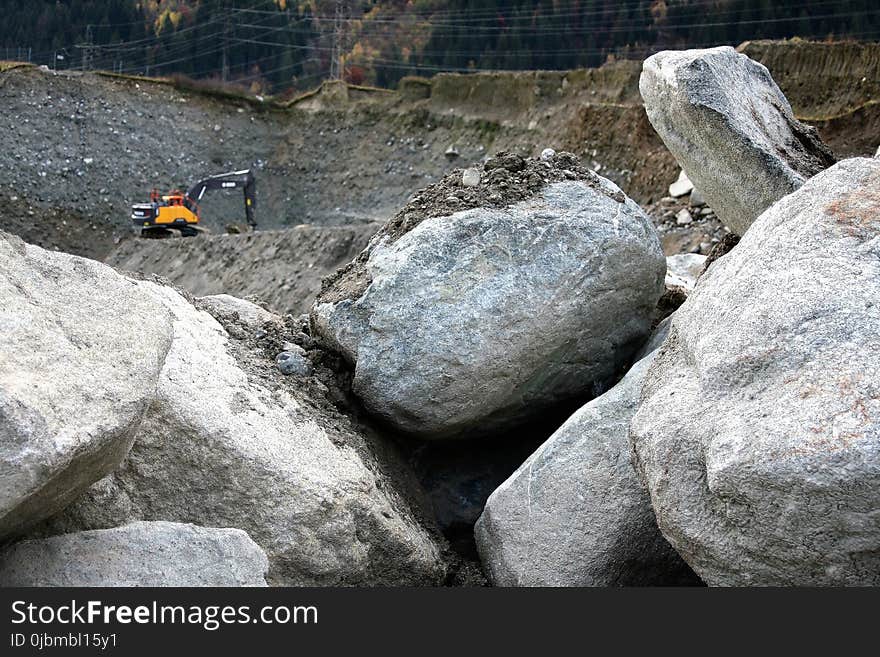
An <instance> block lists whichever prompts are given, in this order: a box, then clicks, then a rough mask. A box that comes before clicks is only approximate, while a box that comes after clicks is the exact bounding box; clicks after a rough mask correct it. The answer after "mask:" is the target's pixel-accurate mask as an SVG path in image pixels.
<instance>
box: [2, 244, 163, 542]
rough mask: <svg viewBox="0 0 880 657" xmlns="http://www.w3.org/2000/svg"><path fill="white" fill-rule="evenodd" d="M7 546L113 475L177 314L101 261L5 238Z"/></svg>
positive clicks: (4, 491)
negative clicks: (29, 528)
mask: <svg viewBox="0 0 880 657" xmlns="http://www.w3.org/2000/svg"><path fill="white" fill-rule="evenodd" d="M0 336H2V338H0V539H3V538H7V537H10V536H14V535H16V534H20V533H22V532H23V531H25V530H26V529H27V528H28V527H29V526H31V525H33V524H35V523H37V522H38V521H40V520H43V519H45V518H47V517H49V516H50V515H52V514H53V513H56V512H58V511H59V510H60V509H62V508H63V507H64V505H65V504H67V503H68V502H70V501H71V500H73V499H74V498H75V497H76V496H78V495H79V494H80V493H82V492H83V491H84V490H85V489H86V488H88V487H89V486H90V485H91V484H92V483H94V482H95V481H97V480H98V479H100V478H101V477H103V476H105V475H106V474H108V473H109V472H111V471H112V470H113V469H114V468H116V467H117V466H118V465H119V463H120V462H121V461H122V459H123V457H124V456H125V454H126V452H128V449H129V446H130V445H131V442H132V440H133V439H134V434H135V431H136V430H137V427H138V424H139V423H140V421H141V417H142V416H143V414H144V412H145V411H146V408H147V405H148V404H149V402H150V399H151V398H152V396H153V393H154V391H155V388H156V381H157V380H158V378H159V371H160V369H161V367H162V361H163V359H164V358H165V353H166V352H167V351H168V348H169V345H170V344H171V321H170V317H169V315H168V312H167V311H166V310H165V309H164V308H163V307H162V305H161V304H159V303H157V302H156V301H155V299H153V298H152V297H151V296H150V295H148V294H145V293H143V292H142V291H140V290H139V289H138V287H137V286H136V285H135V283H133V282H132V281H130V280H128V279H126V278H123V277H122V276H120V275H119V274H117V273H116V272H114V271H113V270H112V269H110V268H109V267H106V266H104V265H102V264H100V263H97V262H94V261H92V260H86V259H84V258H78V257H75V256H70V255H67V254H62V253H51V252H49V251H44V250H43V249H40V248H38V247H35V246H29V245H25V243H24V242H22V241H21V240H19V239H18V238H15V237H11V236H9V235H6V234H5V233H0Z"/></svg>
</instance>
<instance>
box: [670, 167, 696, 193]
mask: <svg viewBox="0 0 880 657" xmlns="http://www.w3.org/2000/svg"><path fill="white" fill-rule="evenodd" d="M692 191H694V183H692V182H691V179H690V178H688V175H687V174H686V173H685V172H684V171H682V172H681V173H679V174H678V180H676V181H675V182H674V183H672V184H671V185H670V186H669V195H670V196H671V197H672V198H678V197H679V196H684V195H685V194H690V193H691V192H692Z"/></svg>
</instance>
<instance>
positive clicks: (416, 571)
mask: <svg viewBox="0 0 880 657" xmlns="http://www.w3.org/2000/svg"><path fill="white" fill-rule="evenodd" d="M139 288H141V289H143V290H144V291H145V292H148V293H149V294H150V295H152V296H153V297H154V298H155V299H156V300H157V301H159V302H160V303H161V304H162V305H163V306H164V307H165V308H167V311H168V312H170V314H171V315H172V317H173V321H174V341H173V342H172V345H171V349H170V350H169V352H168V355H167V357H166V359H165V364H164V367H163V369H162V372H161V375H160V377H159V383H158V386H157V388H156V390H157V394H156V398H155V400H154V401H153V403H152V405H151V406H150V408H149V410H148V412H147V414H146V416H145V418H144V421H143V423H142V424H141V427H140V429H139V430H138V432H137V435H136V437H135V441H134V444H133V446H132V449H131V452H130V453H129V455H128V457H127V458H126V459H125V461H124V463H123V464H122V466H121V467H120V468H119V469H118V470H116V472H114V473H113V474H112V475H111V476H110V477H108V478H106V479H105V480H102V481H101V482H99V484H97V485H95V486H93V487H92V488H91V489H90V490H89V491H88V492H87V493H86V494H85V495H84V496H83V497H82V498H80V499H79V500H78V501H77V502H76V503H75V504H73V505H72V506H71V507H69V508H68V509H67V510H66V511H65V512H64V513H63V514H61V515H60V516H58V517H56V518H55V519H53V521H52V523H51V525H50V526H49V527H48V529H47V531H50V532H58V531H62V532H70V531H74V530H80V529H95V528H103V527H112V526H117V525H120V524H125V523H126V522H130V521H131V520H174V521H177V522H191V523H194V524H199V525H202V526H209V527H238V528H240V529H242V530H244V531H246V532H247V533H248V534H249V535H250V536H251V537H252V538H253V539H254V541H255V542H256V543H257V544H258V545H260V547H262V548H263V549H264V550H265V551H266V554H267V555H268V557H269V561H270V571H269V576H268V580H269V582H270V583H272V584H286V585H373V584H386V585H405V584H413V585H415V584H436V583H438V582H440V581H442V579H443V577H444V574H445V562H444V561H443V559H442V557H441V550H442V549H443V548H442V546H441V544H440V543H439V542H438V540H437V539H436V538H435V535H434V534H433V533H432V532H431V531H429V530H428V529H426V528H425V526H423V524H422V523H421V522H420V521H419V520H418V519H417V517H416V513H417V511H416V510H415V509H414V508H413V506H412V505H411V504H410V503H409V501H408V498H406V497H405V493H406V491H404V490H402V489H399V488H397V487H396V481H397V480H396V479H393V478H392V476H391V474H389V470H390V468H391V467H392V466H393V465H394V463H393V462H392V461H389V460H385V459H383V458H382V457H381V455H380V454H379V450H381V449H384V448H383V447H382V445H381V444H374V443H371V442H370V441H369V438H368V437H367V436H366V434H365V433H364V432H363V431H362V430H361V429H360V428H359V427H357V426H356V425H353V424H352V422H351V421H350V420H349V419H348V418H347V417H345V416H343V415H341V414H340V413H339V412H338V411H336V410H335V408H334V407H333V406H332V405H331V404H330V403H329V402H327V401H326V400H324V399H322V398H320V397H318V396H316V394H314V393H313V392H312V391H311V388H309V387H308V382H307V381H306V382H303V381H302V379H299V380H296V381H294V380H291V379H289V378H286V377H284V376H283V375H282V374H281V373H280V372H279V371H278V369H277V366H276V365H275V363H274V361H273V355H272V354H274V352H270V354H269V355H267V354H265V353H262V352H261V351H260V350H254V349H253V348H252V346H251V345H250V343H249V342H247V340H250V339H251V338H247V339H243V340H236V339H232V338H231V337H230V336H231V332H230V333H227V331H226V330H225V329H224V327H223V326H221V325H220V324H219V323H218V322H217V321H216V320H215V319H214V318H213V317H212V316H210V315H209V314H208V313H206V312H203V311H200V310H197V309H196V308H195V307H193V306H192V305H191V304H190V303H189V302H187V301H186V300H185V299H184V298H183V297H182V296H181V295H180V294H178V293H177V292H176V291H175V290H173V289H172V288H169V287H164V286H161V285H157V284H155V283H151V282H146V281H144V282H140V283H139ZM230 331H231V329H230ZM236 332H238V331H236ZM243 333H244V334H246V335H249V333H248V332H247V331H243ZM269 344H270V345H271V344H272V343H269Z"/></svg>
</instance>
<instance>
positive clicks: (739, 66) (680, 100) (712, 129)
mask: <svg viewBox="0 0 880 657" xmlns="http://www.w3.org/2000/svg"><path fill="white" fill-rule="evenodd" d="M639 90H640V91H641V93H642V98H643V99H644V102H645V110H646V111H647V113H648V119H649V120H650V121H651V125H653V126H654V129H655V130H656V131H657V134H659V135H660V138H661V139H662V140H663V142H664V143H665V144H666V147H667V148H668V149H669V150H670V151H671V152H672V154H673V155H674V156H675V159H676V160H678V163H679V164H680V165H681V167H682V169H684V171H685V172H686V173H687V176H688V177H689V178H690V180H692V181H693V183H694V185H695V186H696V187H697V189H699V190H700V192H701V193H702V195H703V196H704V197H705V199H706V201H707V202H708V204H709V205H710V206H711V207H712V209H714V210H715V212H716V213H717V215H718V217H719V218H720V219H721V220H722V221H723V222H724V223H725V224H726V225H727V226H728V227H729V228H730V230H732V231H733V232H735V233H738V234H740V235H741V234H743V233H744V232H745V231H746V229H748V227H749V226H750V225H751V224H752V222H753V221H754V220H755V219H756V218H757V217H758V215H760V214H761V213H762V212H763V211H764V210H765V209H767V208H768V207H769V206H770V205H772V204H773V203H775V202H776V201H778V200H779V199H780V198H782V197H783V196H785V195H786V194H790V193H791V192H793V191H794V190H796V189H797V188H798V187H800V186H801V185H802V184H803V183H804V181H805V180H806V179H807V178H809V177H810V176H814V175H815V174H817V173H819V172H820V171H822V170H823V169H825V168H827V167H829V166H831V164H833V163H834V156H833V155H832V154H831V151H829V150H828V148H827V147H825V145H824V144H822V142H821V140H820V139H819V137H818V135H817V134H816V131H815V130H814V129H813V128H811V127H810V126H807V125H804V124H803V123H801V122H799V121H798V120H797V119H795V117H794V114H793V112H792V109H791V106H790V105H789V104H788V101H787V100H786V99H785V96H784V95H783V94H782V91H780V90H779V87H778V86H777V85H776V83H775V82H774V81H773V78H772V77H771V76H770V72H769V71H768V70H767V68H766V67H765V66H763V65H762V64H759V63H758V62H755V61H753V60H751V59H749V58H748V57H746V56H745V55H742V54H740V53H738V52H736V51H735V50H734V49H733V48H731V47H729V46H723V47H719V48H710V49H708V50H684V51H664V52H659V53H657V54H656V55H652V56H651V57H649V58H648V59H646V60H645V63H644V67H643V70H642V75H641V79H640V80H639Z"/></svg>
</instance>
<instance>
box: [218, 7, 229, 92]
mask: <svg viewBox="0 0 880 657" xmlns="http://www.w3.org/2000/svg"><path fill="white" fill-rule="evenodd" d="M223 11H224V12H226V15H225V17H224V18H223V64H222V66H221V73H220V75H221V77H222V78H223V82H227V81H228V80H229V52H228V51H229V14H230V13H232V12H231V11H230V9H229V4H228V3H224V4H223Z"/></svg>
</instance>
